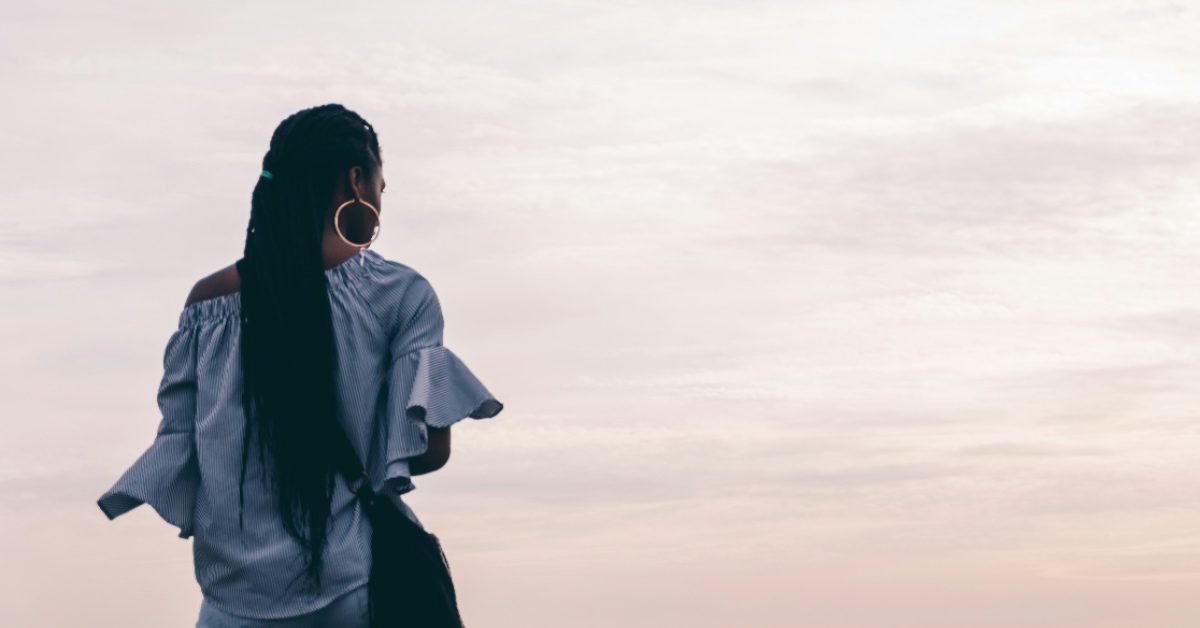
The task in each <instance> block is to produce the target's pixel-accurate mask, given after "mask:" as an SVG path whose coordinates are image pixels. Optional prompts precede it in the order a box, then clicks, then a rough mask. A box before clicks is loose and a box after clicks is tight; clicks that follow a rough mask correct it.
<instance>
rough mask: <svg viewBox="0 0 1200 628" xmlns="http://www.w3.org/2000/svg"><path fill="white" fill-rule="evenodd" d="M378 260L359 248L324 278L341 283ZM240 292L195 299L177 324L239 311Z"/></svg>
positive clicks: (352, 277)
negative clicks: (200, 299)
mask: <svg viewBox="0 0 1200 628" xmlns="http://www.w3.org/2000/svg"><path fill="white" fill-rule="evenodd" d="M379 260H380V256H379V254H378V253H376V252H374V251H372V250H370V249H360V250H359V251H358V252H357V253H355V254H354V255H352V256H350V257H348V258H346V259H345V260H344V261H342V262H339V263H338V264H337V265H336V266H332V267H330V268H326V269H325V279H326V280H327V281H329V282H330V283H343V282H347V281H351V280H353V279H355V278H356V277H357V276H358V275H359V274H361V273H362V272H364V270H365V267H366V265H367V264H368V263H369V264H377V263H378V262H379ZM241 304H242V293H241V290H239V291H237V292H230V293H229V294H223V295H221V296H218V297H213V298H211V299H205V300H203V301H196V302H195V303H192V304H190V305H187V306H185V307H184V308H183V311H182V312H181V313H180V314H179V324H180V325H181V326H182V325H185V324H189V323H195V322H198V321H201V320H206V319H214V318H228V317H233V316H236V315H238V314H239V313H240V312H241Z"/></svg>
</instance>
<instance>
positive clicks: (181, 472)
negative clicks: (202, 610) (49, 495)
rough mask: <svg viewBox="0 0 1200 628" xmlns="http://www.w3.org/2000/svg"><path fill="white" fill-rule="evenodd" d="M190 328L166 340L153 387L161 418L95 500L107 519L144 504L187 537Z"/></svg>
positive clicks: (194, 469) (191, 483)
mask: <svg viewBox="0 0 1200 628" xmlns="http://www.w3.org/2000/svg"><path fill="white" fill-rule="evenodd" d="M196 334H197V331H196V328H195V327H190V326H183V325H181V326H180V328H179V329H177V330H176V331H175V333H174V334H172V335H171V338H170V339H169V340H168V341H167V347H166V351H165V352H164V355H163V377H162V380H161V383H160V385H159V388H158V407H159V410H160V411H161V412H162V421H161V422H160V423H159V425H158V431H157V434H156V435H155V437H154V441H153V442H152V443H151V444H150V446H149V448H147V449H146V450H145V452H144V453H142V455H141V457H139V458H138V459H137V461H136V462H134V463H133V465H132V466H130V467H129V469H128V470H127V471H125V473H124V474H123V475H122V476H121V477H120V479H118V480H117V482H116V484H114V485H113V487H112V488H111V489H109V490H108V491H107V492H105V493H104V494H103V495H102V496H101V497H100V499H98V500H97V502H96V503H97V505H99V506H100V510H101V511H103V512H104V514H105V516H107V517H108V518H109V519H110V520H112V519H116V518H117V517H119V516H121V515H123V514H125V513H126V512H129V511H130V510H133V509H134V508H136V507H138V506H140V505H142V504H144V503H145V504H150V506H151V507H152V508H154V510H155V511H156V512H158V514H159V516H161V517H162V518H163V519H164V520H165V521H166V522H167V523H170V524H171V525H173V526H175V527H177V528H179V537H180V538H184V539H186V538H188V537H190V536H192V530H193V513H194V510H195V500H196V491H197V488H198V486H199V484H200V471H199V466H198V463H197V459H196V439H195V418H196V357H195V345H196Z"/></svg>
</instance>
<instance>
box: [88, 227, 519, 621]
mask: <svg viewBox="0 0 1200 628" xmlns="http://www.w3.org/2000/svg"><path fill="white" fill-rule="evenodd" d="M325 276H326V279H327V284H328V293H329V303H330V307H331V310H332V315H333V323H334V336H335V339H336V345H337V355H338V372H337V380H338V381H337V384H338V393H339V395H338V396H339V408H340V413H339V414H340V418H341V420H342V423H343V425H344V427H345V429H346V431H347V433H348V434H349V436H350V439H351V441H352V443H353V445H354V448H355V450H356V451H357V453H358V455H359V459H360V460H362V461H365V464H366V468H367V470H368V472H369V474H370V476H371V481H372V484H373V488H374V490H376V491H379V492H390V493H391V494H393V495H394V496H395V499H396V500H397V501H398V502H399V503H400V504H401V505H402V507H403V508H407V505H403V502H402V501H399V495H402V494H404V493H407V492H409V491H411V490H413V489H414V488H415V487H414V485H413V483H412V480H411V478H410V474H409V467H408V461H409V460H410V459H411V458H413V457H414V456H419V455H421V454H423V453H424V452H425V451H426V449H427V447H428V437H427V426H435V427H448V426H450V425H453V424H454V423H457V422H458V421H460V420H462V419H464V418H467V417H470V418H474V419H484V418H489V417H493V416H495V415H497V414H498V413H499V412H500V411H501V409H503V407H504V406H503V404H502V403H501V402H500V401H498V400H497V399H496V398H495V397H494V396H493V395H492V394H491V393H490V392H489V391H488V389H487V388H486V387H485V386H484V385H483V383H481V382H480V381H479V379H477V378H476V376H475V375H474V374H473V373H472V372H471V370H470V369H468V368H467V366H466V364H464V363H463V361H462V360H461V359H459V357H458V356H457V355H455V354H454V353H453V352H451V350H450V349H449V348H447V347H445V346H443V344H442V340H443V339H442V332H443V324H444V321H443V317H442V310H441V306H440V304H439V302H438V298H437V294H436V293H435V292H434V290H433V287H432V286H431V285H430V283H429V281H428V280H427V279H426V278H425V277H424V276H422V275H421V274H420V273H418V272H417V271H416V270H414V269H413V268H411V267H409V266H407V265H405V264H402V263H399V262H396V261H392V260H388V259H386V258H384V257H383V256H382V255H380V254H378V253H376V252H374V251H371V250H363V251H360V252H359V253H357V254H356V255H355V256H354V257H352V258H350V259H349V260H346V261H345V262H342V263H341V264H339V265H337V266H335V267H333V268H329V269H327V270H326V271H325ZM239 300H240V295H239V293H236V292H235V293H231V294H227V295H224V296H220V297H217V298H213V299H209V300H206V301H199V302H196V303H192V304H191V305H188V306H187V307H185V308H184V309H183V312H182V313H181V314H180V316H179V327H178V329H177V330H176V331H175V332H174V333H173V334H172V335H171V337H170V339H169V340H168V342H167V346H166V351H165V355H164V359H163V370H164V373H163V378H162V382H161V384H160V386H159V390H158V405H159V408H160V410H161V412H162V421H161V423H160V424H159V426H158V430H157V434H156V436H155V438H154V441H153V442H152V443H151V444H150V446H149V448H148V449H146V451H145V452H144V453H143V454H142V455H141V457H140V458H138V459H137V460H136V462H134V463H133V465H132V466H131V467H130V468H129V469H128V470H127V471H126V472H125V473H124V474H123V475H122V476H121V477H120V479H119V480H117V482H116V484H115V485H114V486H113V487H112V488H111V489H110V490H109V491H107V492H105V493H104V494H103V495H102V496H101V497H100V498H99V500H98V504H99V506H100V509H101V510H102V511H103V512H104V514H105V515H107V516H108V518H109V519H115V518H116V517H118V516H120V515H122V514H124V513H126V512H128V511H129V510H131V509H133V508H135V507H137V506H140V505H141V504H143V503H146V504H150V506H151V507H153V508H154V510H155V511H157V512H158V514H159V515H160V516H161V517H162V518H163V519H164V520H166V521H167V522H168V523H170V524H171V525H173V526H175V527H177V528H178V529H179V536H180V537H181V538H185V539H186V538H192V555H193V559H194V560H193V562H194V567H195V573H196V580H197V582H198V583H199V584H200V589H201V591H202V593H203V594H204V597H205V599H206V600H207V601H208V602H209V603H211V604H213V605H215V606H217V607H218V608H220V609H222V610H224V611H226V612H229V613H233V614H235V615H241V616H243V617H252V618H260V619H268V618H279V617H290V616H293V615H299V614H303V613H308V612H311V611H314V610H317V609H319V608H322V607H323V606H325V605H326V604H329V603H330V602H331V601H333V600H334V599H335V598H337V597H338V596H340V595H342V594H344V593H347V592H349V591H351V590H353V589H355V588H357V587H359V586H362V585H364V584H366V582H367V576H368V572H369V570H370V566H371V551H370V548H371V544H370V538H371V536H370V535H371V528H370V523H369V522H368V520H367V519H366V517H365V515H364V514H363V513H362V512H361V510H360V508H359V506H358V502H356V501H355V499H354V496H353V495H352V494H351V493H350V491H349V490H348V488H347V487H346V484H345V482H344V481H341V480H340V479H339V481H338V482H337V483H336V486H337V488H336V489H335V493H334V496H333V502H332V504H331V508H332V511H333V514H332V517H333V518H332V520H331V522H330V527H329V532H328V542H329V544H328V546H327V548H326V550H325V551H326V554H325V563H324V564H325V567H324V571H323V572H322V577H321V582H322V588H321V590H320V591H319V592H315V593H311V592H310V593H306V592H305V591H304V587H303V578H302V577H301V573H302V562H301V561H302V550H301V549H300V546H299V545H298V544H297V543H296V542H295V540H294V539H293V538H292V537H290V536H289V535H288V534H287V532H286V531H285V530H284V528H283V525H282V523H281V521H280V520H279V515H278V513H277V511H276V510H275V508H274V502H273V499H274V498H273V495H272V494H270V493H269V492H268V490H269V489H268V488H266V487H265V486H264V484H263V483H262V481H261V479H262V477H263V472H264V469H263V468H262V466H261V463H260V462H259V460H258V457H257V456H249V457H248V459H247V463H246V464H247V467H246V483H245V506H244V507H245V510H244V530H239V527H238V480H239V474H240V471H241V463H242V456H241V452H242V439H243V434H244V425H245V415H244V414H243V412H242V405H241V361H240V350H239V341H238V340H239V333H240V323H241V318H240V312H239ZM407 513H408V514H409V515H410V517H412V518H413V519H414V520H416V518H415V515H414V514H412V512H411V510H407ZM418 523H419V522H418Z"/></svg>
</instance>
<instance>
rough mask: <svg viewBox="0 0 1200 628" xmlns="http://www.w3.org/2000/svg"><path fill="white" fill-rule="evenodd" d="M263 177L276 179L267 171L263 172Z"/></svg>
mask: <svg viewBox="0 0 1200 628" xmlns="http://www.w3.org/2000/svg"><path fill="white" fill-rule="evenodd" d="M262 176H264V177H266V178H268V179H274V178H275V175H273V174H271V173H269V172H267V171H266V170H263V171H262Z"/></svg>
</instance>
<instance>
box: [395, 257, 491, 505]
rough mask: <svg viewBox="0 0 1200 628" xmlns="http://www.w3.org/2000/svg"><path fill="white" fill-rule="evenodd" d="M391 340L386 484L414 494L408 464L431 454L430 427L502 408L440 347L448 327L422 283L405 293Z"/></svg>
mask: <svg viewBox="0 0 1200 628" xmlns="http://www.w3.org/2000/svg"><path fill="white" fill-rule="evenodd" d="M405 296H406V298H405V299H404V305H403V306H402V307H401V313H400V317H399V320H401V321H403V322H401V323H399V324H398V325H397V326H396V328H395V329H394V330H393V333H392V336H391V340H390V342H391V355H392V363H391V369H390V371H389V374H388V386H389V391H388V392H389V394H388V403H387V404H386V411H385V416H384V431H385V434H386V468H385V474H384V478H383V480H382V481H380V482H379V484H380V486H376V487H375V489H376V490H379V489H380V488H381V487H382V484H383V483H384V482H387V481H390V480H395V479H396V478H403V479H402V480H400V481H398V482H392V485H393V486H394V487H398V489H397V490H398V491H399V492H406V491H407V490H411V488H412V487H411V483H409V482H408V480H407V478H408V477H409V467H408V459H410V458H413V457H415V456H419V455H421V454H423V453H425V451H426V450H427V449H428V446H429V438H428V427H429V426H433V427H439V428H444V427H450V426H451V425H454V424H455V423H457V422H459V421H461V420H463V419H465V418H468V417H469V418H473V419H486V418H491V417H494V416H496V415H497V414H499V413H500V411H501V410H503V409H504V404H503V403H501V402H500V401H499V400H498V399H496V397H495V396H494V395H493V394H492V393H491V392H490V391H489V390H488V389H487V387H486V386H484V384H483V382H481V381H479V378H477V377H476V376H475V374H474V373H473V372H472V371H471V369H470V368H468V367H467V365H466V364H465V363H464V362H463V361H462V359H460V358H459V357H458V356H457V355H456V354H455V353H454V352H453V351H451V350H450V349H449V348H447V347H445V346H444V345H443V344H442V340H443V338H442V335H443V329H444V326H445V321H444V319H443V317H442V309H441V304H440V303H439V302H438V298H437V294H436V292H434V290H433V287H432V286H431V285H430V284H429V282H428V281H427V280H425V279H424V278H423V277H421V278H418V280H417V281H415V282H414V284H413V285H412V286H411V287H410V288H409V289H408V290H407V294H406V295H405Z"/></svg>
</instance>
